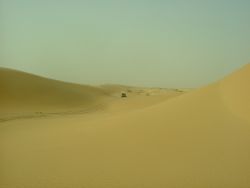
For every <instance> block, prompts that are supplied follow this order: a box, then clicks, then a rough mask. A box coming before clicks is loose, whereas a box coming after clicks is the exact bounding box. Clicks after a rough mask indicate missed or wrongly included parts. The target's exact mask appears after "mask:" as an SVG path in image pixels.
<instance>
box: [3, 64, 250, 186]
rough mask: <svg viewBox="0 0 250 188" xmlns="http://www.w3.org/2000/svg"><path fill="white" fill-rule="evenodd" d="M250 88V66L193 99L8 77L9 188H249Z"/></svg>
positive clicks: (188, 94)
mask: <svg viewBox="0 0 250 188" xmlns="http://www.w3.org/2000/svg"><path fill="white" fill-rule="evenodd" d="M249 83H250V65H249V64H248V65H247V66H245V67H243V68H242V69H240V70H237V71H235V72H234V73H232V74H231V75H229V76H227V77H226V78H224V79H222V80H220V81H218V82H216V83H211V84H210V85H208V86H205V87H203V88H199V89H194V90H190V91H189V90H188V91H187V90H184V89H177V90H176V89H161V88H139V87H129V86H117V85H105V86H98V87H97V86H95V87H94V86H84V85H78V84H71V83H64V82H60V81H55V80H51V79H46V78H42V77H39V76H35V75H31V74H27V73H23V72H19V71H14V70H9V69H1V70H0V103H1V106H0V120H1V122H0V152H1V153H0V188H16V187H18V188H62V187H63V188H66V187H67V188H83V187H84V188H112V187H113V188H140V187H141V188H144V187H145V188H153V187H155V188H163V187H164V188H166V187H171V188H172V187H173V188H174V187H176V188H201V187H202V188H223V187H226V188H248V187H250V150H249V145H250V84H249ZM121 92H126V93H127V95H128V97H127V98H121V97H120V93H121Z"/></svg>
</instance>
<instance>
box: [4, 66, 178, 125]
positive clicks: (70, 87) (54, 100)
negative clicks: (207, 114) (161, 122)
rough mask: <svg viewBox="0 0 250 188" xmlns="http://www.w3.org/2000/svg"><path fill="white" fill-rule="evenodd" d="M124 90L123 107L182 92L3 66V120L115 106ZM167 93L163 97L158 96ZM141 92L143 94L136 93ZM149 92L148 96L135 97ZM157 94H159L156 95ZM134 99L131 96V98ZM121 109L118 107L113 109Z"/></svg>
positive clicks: (140, 104)
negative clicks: (99, 83)
mask: <svg viewBox="0 0 250 188" xmlns="http://www.w3.org/2000/svg"><path fill="white" fill-rule="evenodd" d="M122 91H125V92H127V93H128V95H129V98H128V100H126V101H124V100H123V106H124V107H121V108H120V109H123V111H124V110H132V109H136V108H143V107H145V106H150V105H154V104H155V103H157V102H160V101H162V100H164V99H165V98H170V97H174V96H178V95H180V94H182V92H179V91H176V90H174V89H170V90H169V89H157V88H153V89H148V88H136V87H129V86H119V85H105V86H100V87H97V86H96V87H93V86H87V85H79V84H73V83H65V82H61V81H57V80H52V79H47V78H43V77H40V76H36V75H32V74H28V73H24V72H21V71H15V70H11V69H6V68H0V103H1V106H0V121H7V120H12V119H27V118H35V117H45V116H46V117H47V116H53V115H67V114H84V113H90V112H96V111H103V109H105V108H106V107H109V109H113V106H116V103H117V102H118V104H120V101H121V100H118V99H120V94H121V92H122ZM159 95H164V97H159ZM137 96H140V97H137ZM142 96H147V100H141V99H140V100H141V101H142V102H141V103H139V102H137V103H136V102H134V101H137V100H135V99H133V98H136V97H137V98H141V97H142ZM155 96H157V97H155ZM130 99H132V100H130ZM115 111H118V110H117V109H116V108H115V110H114V111H113V112H115Z"/></svg>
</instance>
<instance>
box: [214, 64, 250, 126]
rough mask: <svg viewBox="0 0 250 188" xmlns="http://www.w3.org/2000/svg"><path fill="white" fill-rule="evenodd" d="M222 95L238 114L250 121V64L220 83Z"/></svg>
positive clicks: (233, 111) (230, 108)
mask: <svg viewBox="0 0 250 188" xmlns="http://www.w3.org/2000/svg"><path fill="white" fill-rule="evenodd" d="M219 84H220V91H221V97H222V99H223V101H224V103H225V105H226V106H227V108H228V109H229V110H230V111H231V112H232V113H233V114H235V115H236V116H238V117H240V118H243V119H245V120H247V121H249V122H250V64H248V65H246V66H244V67H243V68H241V69H240V70H238V71H236V72H234V73H233V74H231V75H229V76H228V77H226V78H225V79H223V80H222V81H221V82H220V83H219Z"/></svg>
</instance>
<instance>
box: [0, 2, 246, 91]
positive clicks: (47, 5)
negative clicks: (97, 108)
mask: <svg viewBox="0 0 250 188" xmlns="http://www.w3.org/2000/svg"><path fill="white" fill-rule="evenodd" d="M0 41H1V42H0V55H1V56H0V58H1V59H0V66H2V67H10V68H14V69H19V70H23V71H27V72H32V73H35V74H39V75H43V76H46V77H50V78H56V79H60V80H66V81H71V82H79V83H86V84H103V83H120V84H129V85H143V86H160V87H197V86H201V85H204V84H207V83H209V82H212V81H215V80H217V79H220V78H222V77H223V76H224V75H226V74H228V73H230V72H231V71H233V70H234V69H237V68H239V67H241V66H242V65H244V64H246V63H249V62H250V0H60V1H59V0H0Z"/></svg>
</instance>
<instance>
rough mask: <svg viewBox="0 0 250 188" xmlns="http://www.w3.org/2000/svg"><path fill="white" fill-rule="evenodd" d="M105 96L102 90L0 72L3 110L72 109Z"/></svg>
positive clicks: (17, 73)
mask: <svg viewBox="0 0 250 188" xmlns="http://www.w3.org/2000/svg"><path fill="white" fill-rule="evenodd" d="M103 96H105V93H104V91H103V90H101V89H100V88H96V87H92V86H83V85H78V84H71V83H65V82H61V81H56V80H52V79H47V78H43V77H39V76H35V75H32V74H28V73H24V72H21V71H15V70H11V69H6V68H1V69H0V103H1V107H0V108H1V109H3V108H4V110H6V108H8V107H14V108H17V107H18V106H21V107H22V108H25V107H29V108H31V107H33V108H36V107H39V108H41V107H47V108H49V107H53V108H57V107H58V108H72V107H79V106H84V105H90V104H92V103H93V102H94V101H97V100H98V98H100V97H103Z"/></svg>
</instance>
